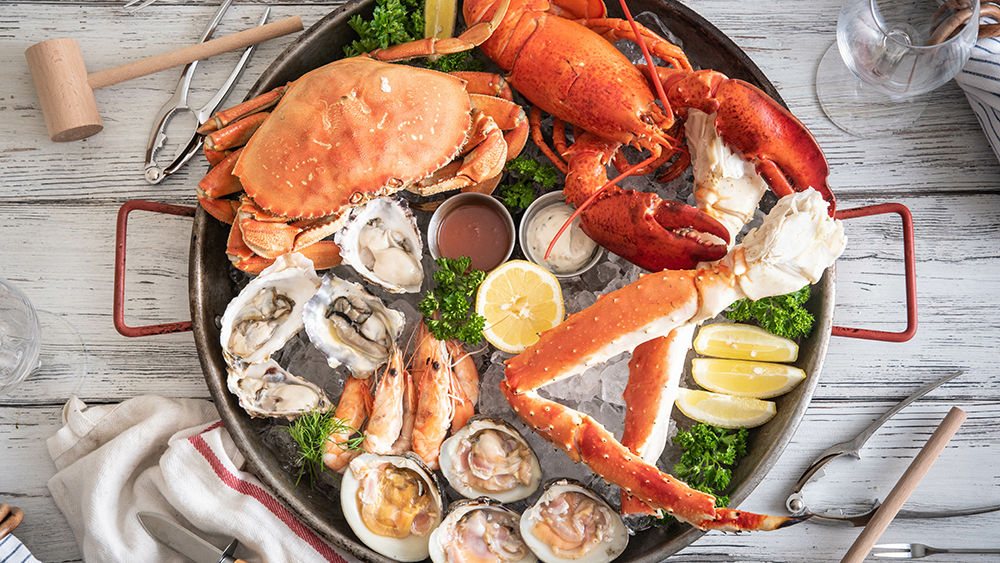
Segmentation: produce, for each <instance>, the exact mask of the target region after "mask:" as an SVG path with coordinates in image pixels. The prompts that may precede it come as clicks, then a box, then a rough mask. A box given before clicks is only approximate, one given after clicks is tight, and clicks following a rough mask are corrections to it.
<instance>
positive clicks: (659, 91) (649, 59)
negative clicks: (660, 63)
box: [619, 0, 674, 120]
mask: <svg viewBox="0 0 1000 563" xmlns="http://www.w3.org/2000/svg"><path fill="white" fill-rule="evenodd" d="M619 3H621V6H622V10H623V11H624V12H625V18H626V19H628V23H629V25H631V26H632V33H634V34H635V39H636V41H635V42H636V43H638V44H639V49H640V50H641V51H642V56H643V58H645V59H646V65H647V68H646V70H647V71H648V72H649V80H650V81H651V82H652V83H653V88H655V89H656V95H657V96H659V98H660V103H661V104H663V110H664V111H665V112H666V113H667V114H668V115H667V117H669V118H670V119H671V120H672V119H673V116H674V111H673V110H672V109H670V104H668V103H667V94H666V92H664V91H663V84H661V83H660V79H659V77H657V76H656V71H655V70H654V69H655V68H656V66H655V65H654V64H653V56H652V55H650V54H649V49H647V48H646V41H645V40H643V38H642V34H641V33H640V32H639V24H637V23H635V20H634V19H632V12H630V11H629V10H628V6H627V5H626V4H625V0H619Z"/></svg>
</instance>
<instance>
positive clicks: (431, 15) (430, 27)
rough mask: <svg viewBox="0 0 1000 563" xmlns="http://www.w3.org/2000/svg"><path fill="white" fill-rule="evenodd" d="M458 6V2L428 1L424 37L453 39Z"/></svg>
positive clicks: (425, 9)
mask: <svg viewBox="0 0 1000 563" xmlns="http://www.w3.org/2000/svg"><path fill="white" fill-rule="evenodd" d="M457 4H458V1H457V0H427V3H426V4H424V37H435V38H437V39H447V38H448V37H451V36H452V34H453V33H455V12H456V11H457Z"/></svg>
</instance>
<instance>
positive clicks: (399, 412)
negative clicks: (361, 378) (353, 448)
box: [361, 349, 409, 454]
mask: <svg viewBox="0 0 1000 563" xmlns="http://www.w3.org/2000/svg"><path fill="white" fill-rule="evenodd" d="M407 379H409V374H408V373H407V371H406V369H405V368H404V367H403V352H402V351H401V350H399V349H395V350H393V351H392V353H391V354H390V356H389V363H388V364H386V367H385V371H383V372H382V377H381V378H380V379H379V382H378V386H377V387H376V389H375V398H374V405H373V406H372V414H371V417H370V418H369V419H368V425H367V426H366V427H365V440H364V442H362V444H361V449H363V450H364V451H366V452H369V453H374V454H388V453H391V451H392V448H393V445H394V444H395V443H396V440H398V439H399V435H400V432H402V429H403V415H404V409H405V401H404V399H405V395H406V380H407Z"/></svg>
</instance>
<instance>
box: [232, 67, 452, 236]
mask: <svg viewBox="0 0 1000 563" xmlns="http://www.w3.org/2000/svg"><path fill="white" fill-rule="evenodd" d="M471 109H472V104H471V102H470V100H469V95H468V93H467V92H466V90H465V85H464V82H463V81H462V80H460V79H458V78H456V77H454V76H450V75H447V74H443V73H440V72H434V71H430V70H425V69H419V68H414V67H410V66H405V65H392V64H387V63H381V62H378V61H375V60H372V59H367V58H362V57H359V58H349V59H342V60H339V61H335V62H333V63H331V64H328V65H326V66H324V67H321V68H318V69H316V70H314V71H312V72H310V73H308V74H306V75H305V76H303V77H302V78H299V79H298V80H296V81H295V82H294V83H292V84H291V85H290V86H289V88H288V90H287V92H286V93H285V95H284V97H283V98H282V99H281V102H280V103H279V104H278V106H277V107H276V108H275V109H274V111H273V112H272V113H271V115H270V116H269V117H268V119H267V120H266V121H265V122H264V124H263V125H262V126H261V127H260V129H258V130H257V132H256V134H254V136H253V138H252V139H251V140H250V142H249V143H247V145H246V147H245V148H244V149H243V153H242V156H240V159H239V162H238V163H237V164H236V168H235V169H234V171H233V173H234V174H235V175H236V176H238V177H239V178H240V182H241V183H242V184H243V188H244V190H245V191H246V193H247V194H248V195H249V196H250V197H252V198H253V200H254V202H256V203H257V205H259V206H261V207H263V208H264V209H267V210H268V211H270V212H271V213H275V214H278V215H283V216H286V217H297V218H313V217H322V216H326V215H334V214H338V213H341V212H342V211H344V210H346V209H349V208H351V207H353V206H355V205H359V204H361V203H364V202H365V201H368V200H369V199H372V198H375V197H380V196H385V195H390V194H392V193H395V192H397V191H399V190H400V189H403V188H404V187H406V186H407V185H410V184H413V183H415V182H419V181H420V180H423V179H424V178H426V177H427V176H429V175H431V173H433V172H434V171H436V170H438V169H439V168H441V167H442V166H444V165H445V164H447V163H448V162H450V161H452V160H453V159H454V158H455V156H456V155H457V154H458V153H459V151H460V149H461V148H462V146H463V145H464V144H465V141H466V134H467V132H468V131H469V129H470V127H471V125H472V117H471V114H470V111H471Z"/></svg>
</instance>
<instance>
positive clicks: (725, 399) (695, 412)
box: [677, 387, 777, 428]
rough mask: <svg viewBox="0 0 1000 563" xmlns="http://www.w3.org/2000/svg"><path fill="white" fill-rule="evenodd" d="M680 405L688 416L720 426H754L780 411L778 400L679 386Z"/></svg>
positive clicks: (678, 397) (678, 405)
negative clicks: (735, 395)
mask: <svg viewBox="0 0 1000 563" xmlns="http://www.w3.org/2000/svg"><path fill="white" fill-rule="evenodd" d="M677 391H678V395H677V408H679V409H680V410H681V412H682V413H684V414H685V416H687V417H688V418H691V419H694V420H697V421H698V422H704V423H705V424H711V425H712V426H718V427H720V428H740V427H746V428H753V427H754V426H760V425H761V424H764V423H765V422H767V421H768V420H771V417H773V416H774V413H775V412H777V411H776V409H775V406H774V403H773V402H771V401H761V400H760V399H751V398H750V397H733V396H732V395H722V394H720V393H709V392H708V391H696V390H693V389H684V388H683V387H682V388H680V389H678V390H677Z"/></svg>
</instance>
